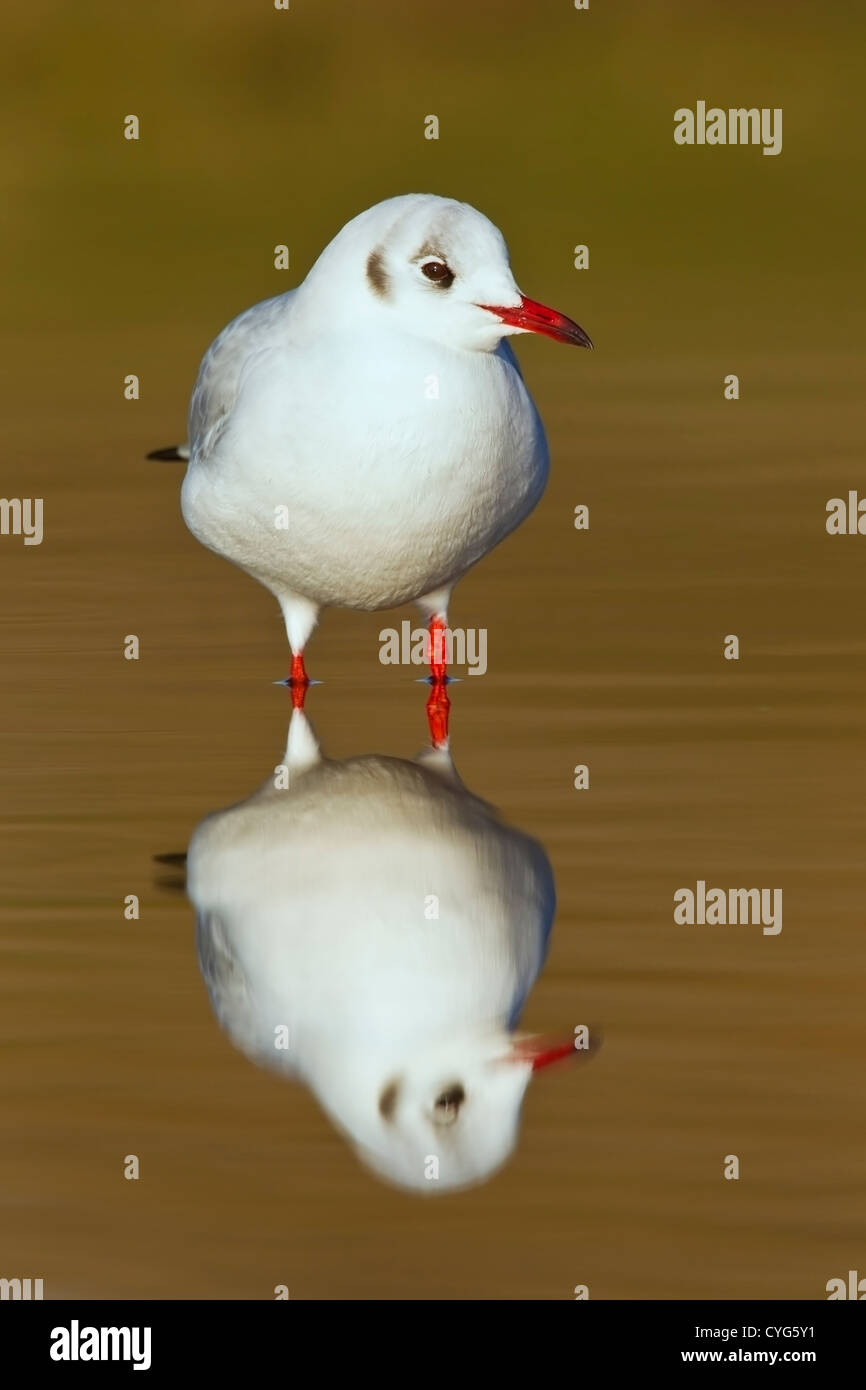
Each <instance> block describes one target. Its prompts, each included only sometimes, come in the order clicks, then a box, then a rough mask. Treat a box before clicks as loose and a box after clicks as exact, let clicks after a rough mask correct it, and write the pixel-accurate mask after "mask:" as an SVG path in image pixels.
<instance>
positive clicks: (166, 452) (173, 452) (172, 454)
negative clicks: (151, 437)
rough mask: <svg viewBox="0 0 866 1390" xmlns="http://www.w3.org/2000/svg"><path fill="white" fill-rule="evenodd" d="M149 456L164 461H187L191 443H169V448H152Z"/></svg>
mask: <svg viewBox="0 0 866 1390" xmlns="http://www.w3.org/2000/svg"><path fill="white" fill-rule="evenodd" d="M147 457H148V458H149V459H160V460H162V462H164V463H185V462H186V461H187V459H188V458H189V445H188V444H169V446H168V448H167V449H152V450H151V451H150V453H149V454H148V456H147Z"/></svg>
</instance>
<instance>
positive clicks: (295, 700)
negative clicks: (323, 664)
mask: <svg viewBox="0 0 866 1390" xmlns="http://www.w3.org/2000/svg"><path fill="white" fill-rule="evenodd" d="M309 684H310V678H309V676H308V675H307V668H306V667H305V666H304V653H303V652H296V653H295V654H294V655H293V657H292V674H291V675H290V676H289V685H290V686H291V690H292V709H303V708H304V697H305V695H306V693H307V690H308V688H309Z"/></svg>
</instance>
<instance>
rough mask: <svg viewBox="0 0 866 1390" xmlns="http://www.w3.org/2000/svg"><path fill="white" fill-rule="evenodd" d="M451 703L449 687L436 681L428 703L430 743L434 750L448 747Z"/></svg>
mask: <svg viewBox="0 0 866 1390" xmlns="http://www.w3.org/2000/svg"><path fill="white" fill-rule="evenodd" d="M450 709H451V701H450V700H449V699H448V686H447V685H446V684H445V682H444V681H434V682H433V688H432V689H431V691H430V698H429V700H428V701H427V726H428V728H429V730H430V742H431V743H432V744H433V747H434V748H447V747H448V712H449V710H450Z"/></svg>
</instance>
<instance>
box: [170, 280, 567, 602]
mask: <svg viewBox="0 0 866 1390" xmlns="http://www.w3.org/2000/svg"><path fill="white" fill-rule="evenodd" d="M256 316H258V318H256ZM221 343H222V345H221ZM208 358H210V361H209V360H208ZM208 358H206V359H205V362H204V363H203V365H202V372H201V374H200V378H199V385H198V387H197V389H196V394H195V395H194V397H193V404H192V409H191V425H192V433H193V437H192V438H191V444H192V457H191V463H190V468H189V470H188V473H187V477H186V481H185V483H184V490H183V510H184V516H185V518H186V521H187V524H188V525H189V527H190V529H191V530H192V531H193V533H194V534H195V535H196V536H197V537H198V538H199V540H201V541H202V542H203V543H204V544H205V545H208V546H210V548H211V549H213V550H216V551H218V552H219V553H220V554H222V555H225V556H227V557H228V558H229V559H231V560H233V561H234V562H235V563H236V564H238V565H240V566H242V567H243V568H244V569H246V570H248V571H249V572H250V573H251V574H253V575H254V577H255V578H257V579H259V580H260V581H261V582H262V583H263V584H265V585H266V586H267V587H268V588H270V589H271V590H272V592H274V593H276V594H277V595H278V596H280V595H283V594H286V593H295V594H300V595H302V596H304V597H305V598H308V599H310V600H311V601H312V602H314V603H316V604H319V605H322V606H325V605H331V604H333V605H338V606H343V607H350V608H361V609H377V608H385V607H390V606H393V605H396V604H399V603H402V602H405V601H408V600H410V599H414V598H417V597H419V596H421V595H423V594H426V593H430V592H432V591H435V590H439V589H441V588H444V587H448V586H450V585H451V584H452V583H454V582H455V581H456V580H457V579H458V578H459V577H460V575H462V574H463V573H464V572H465V571H466V570H467V569H468V568H469V567H470V566H471V565H473V564H474V563H475V562H476V561H477V560H478V559H480V558H481V557H482V556H483V555H484V554H485V553H486V552H487V551H488V550H490V549H491V548H492V547H493V546H494V545H496V544H497V543H498V542H499V541H500V540H502V539H503V537H504V536H506V535H507V534H508V533H509V532H510V531H511V530H513V529H514V527H516V526H517V525H518V524H519V523H520V522H521V521H522V520H523V518H524V517H525V516H526V515H527V514H528V513H529V512H530V511H531V510H532V508H533V506H534V505H535V503H536V502H537V500H538V498H539V497H540V495H541V493H542V491H543V489H544V485H545V482H546V478H547V469H548V458H547V446H546V442H545V438H544V431H543V428H542V426H541V422H540V420H539V417H538V413H537V411H536V409H535V406H534V404H533V402H532V400H531V398H530V396H529V393H528V392H527V390H526V387H525V386H524V384H523V381H522V378H521V376H520V372H519V370H518V368H517V365H516V361H515V358H514V355H513V353H512V352H511V349H510V348H509V347H508V345H507V344H506V343H505V342H503V343H501V344H500V346H499V348H498V349H497V350H496V351H495V352H470V351H463V350H452V349H450V348H446V347H443V346H441V345H439V344H436V343H432V342H429V341H427V340H424V339H422V338H417V337H414V336H412V335H410V334H405V333H400V334H388V335H385V336H383V335H382V334H381V332H379V333H376V334H373V333H370V334H369V336H365V335H364V331H363V330H361V329H359V331H358V333H357V334H350V335H345V334H341V335H337V334H336V333H335V332H332V331H328V330H327V328H326V327H325V328H323V329H322V330H321V331H319V332H313V333H310V331H309V322H308V321H305V331H304V333H303V335H301V334H300V332H299V333H298V336H297V338H295V337H293V331H292V297H291V296H282V297H281V299H279V300H274V301H268V302H267V303H266V304H264V305H261V306H257V308H256V309H254V310H252V311H249V313H248V314H247V315H243V316H241V318H240V319H239V320H237V321H236V323H235V324H234V325H230V326H229V329H227V330H226V331H225V333H224V334H223V335H221V339H218V340H217V342H216V344H215V345H214V347H213V348H212V349H211V352H210V354H209V355H208ZM280 508H283V509H285V510H284V511H283V512H280V511H278V509H280ZM285 520H287V528H286V527H285V526H283V525H281V524H279V523H280V522H281V521H285Z"/></svg>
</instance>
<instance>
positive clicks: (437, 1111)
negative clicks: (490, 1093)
mask: <svg viewBox="0 0 866 1390" xmlns="http://www.w3.org/2000/svg"><path fill="white" fill-rule="evenodd" d="M465 1099H466V1092H465V1091H464V1089H463V1087H462V1086H459V1085H457V1086H448V1087H447V1088H446V1089H445V1090H444V1091H441V1092H440V1094H439V1095H438V1096H437V1097H436V1100H435V1102H434V1106H433V1118H434V1120H435V1121H436V1123H437V1125H453V1123H454V1121H455V1120H456V1119H457V1115H458V1112H459V1110H460V1107H461V1105H462V1104H463V1102H464V1100H465Z"/></svg>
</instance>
